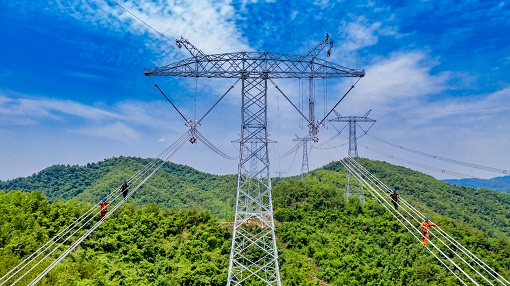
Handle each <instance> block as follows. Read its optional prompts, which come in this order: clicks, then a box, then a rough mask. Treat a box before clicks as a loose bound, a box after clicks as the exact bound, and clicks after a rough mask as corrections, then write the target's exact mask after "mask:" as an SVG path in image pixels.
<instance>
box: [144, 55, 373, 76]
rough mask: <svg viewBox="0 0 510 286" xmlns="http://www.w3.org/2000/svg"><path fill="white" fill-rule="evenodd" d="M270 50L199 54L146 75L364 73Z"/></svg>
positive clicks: (359, 70)
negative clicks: (270, 51)
mask: <svg viewBox="0 0 510 286" xmlns="http://www.w3.org/2000/svg"><path fill="white" fill-rule="evenodd" d="M308 58H309V57H305V58H303V57H302V56H297V55H289V54H278V53H268V52H263V53H259V52H237V53H225V54H211V55H197V56H195V57H193V58H187V59H184V60H181V61H178V62H175V63H171V64H169V65H166V66H163V67H156V68H153V69H145V75H146V76H175V77H208V78H241V77H243V76H244V78H260V77H261V76H266V75H267V77H268V78H310V77H314V78H341V77H363V76H364V75H365V71H364V70H362V69H351V68H346V67H344V66H341V65H337V64H334V63H331V62H328V61H325V60H321V59H315V60H314V61H313V62H310V60H309V59H308Z"/></svg>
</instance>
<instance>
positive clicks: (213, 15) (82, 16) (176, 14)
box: [59, 0, 250, 57]
mask: <svg viewBox="0 0 510 286" xmlns="http://www.w3.org/2000/svg"><path fill="white" fill-rule="evenodd" d="M230 2H231V1H228V0H225V1H214V2H209V1H198V2H197V1H178V0H175V1H171V0H169V1H163V2H162V3H161V2H153V1H147V0H143V1H119V3H120V4H121V5H122V6H123V7H124V8H126V9H127V10H128V11H130V12H131V13H133V14H134V15H135V16H136V17H138V18H139V19H141V20H142V21H144V22H145V23H147V24H148V25H150V26H151V27H153V28H154V29H156V30H157V31H159V32H160V33H162V34H163V35H164V36H165V37H167V38H169V39H172V42H173V39H176V38H179V37H180V36H183V37H185V38H187V39H188V40H190V42H192V43H193V44H194V45H195V46H197V48H199V49H201V50H203V51H204V52H206V53H221V52H233V51H238V50H250V48H249V46H248V45H247V44H246V40H245V39H243V38H242V36H241V33H240V32H239V31H238V30H237V29H236V25H235V24H234V23H233V22H234V21H235V17H236V15H235V13H234V8H233V7H232V6H231V5H230V4H231V3H230ZM59 8H60V9H61V11H62V12H64V13H67V14H70V15H72V16H73V17H75V18H77V19H79V20H80V21H87V22H91V23H93V24H94V25H99V26H101V27H102V28H107V29H112V30H114V31H118V32H125V31H129V32H131V33H134V34H138V35H143V34H145V33H149V34H151V35H152V36H151V37H152V38H155V39H158V40H162V37H161V36H160V35H159V34H157V33H156V32H155V31H153V30H152V29H150V28H149V27H147V26H146V25H145V24H143V23H142V22H141V21H139V20H137V19H135V18H134V17H133V16H132V15H130V14H129V13H128V12H126V11H125V10H123V9H122V8H120V7H119V6H116V5H112V6H110V5H108V3H107V2H97V1H87V0H83V1H78V3H77V4H76V5H74V6H64V5H61V4H60V5H59ZM148 44H149V45H151V46H152V48H154V49H155V50H158V51H159V50H161V44H160V41H157V43H156V42H152V43H148ZM177 55H180V53H177ZM175 56H176V55H174V57H175Z"/></svg>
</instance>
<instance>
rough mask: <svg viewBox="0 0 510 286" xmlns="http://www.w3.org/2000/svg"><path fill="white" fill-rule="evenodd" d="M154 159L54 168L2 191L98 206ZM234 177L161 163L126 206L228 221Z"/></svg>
mask: <svg viewBox="0 0 510 286" xmlns="http://www.w3.org/2000/svg"><path fill="white" fill-rule="evenodd" d="M151 160H152V159H141V158H134V157H118V158H111V159H106V160H104V161H101V162H98V163H89V164H87V165H85V166H77V165H73V166H70V165H67V166H65V165H55V166H52V167H49V168H46V169H44V170H42V171H40V172H39V173H37V174H34V175H32V176H29V177H26V178H17V179H14V180H9V181H5V182H0V191H4V192H5V191H12V190H21V191H24V192H32V191H40V192H41V193H43V194H44V195H45V196H46V197H47V198H48V200H49V201H50V202H54V201H57V200H69V199H72V198H75V199H77V200H78V201H83V202H89V203H96V202H97V201H99V199H100V198H102V197H104V196H105V195H107V194H108V193H109V192H111V191H112V190H115V189H116V188H117V187H118V186H119V185H120V184H121V183H122V181H123V180H124V179H128V178H129V177H131V176H132V175H133V174H135V173H136V172H137V171H139V170H140V169H142V168H143V167H144V166H145V165H147V164H148V163H149V162H150V161H151ZM236 180H237V176H234V175H227V176H217V175H211V174H207V173H204V172H200V171H197V170H196V169H193V168H191V167H188V166H184V165H179V164H174V163H171V162H165V164H164V165H163V167H162V168H161V169H160V170H159V171H158V172H157V173H155V174H154V175H153V176H152V177H151V178H150V180H148V181H147V182H146V183H145V184H144V185H143V186H142V187H141V188H140V189H139V190H138V191H137V193H136V196H134V197H133V198H132V200H130V202H131V203H133V204H135V205H139V206H141V205H144V204H148V203H156V204H157V205H158V206H160V207H167V208H176V209H183V208H196V209H207V210H209V211H210V212H211V213H212V214H214V215H216V216H217V217H219V218H226V217H228V216H231V215H232V210H233V209H234V205H235V190H236V186H237V181H236Z"/></svg>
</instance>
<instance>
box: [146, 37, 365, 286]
mask: <svg viewBox="0 0 510 286" xmlns="http://www.w3.org/2000/svg"><path fill="white" fill-rule="evenodd" d="M176 43H177V45H178V46H179V47H182V46H184V47H185V48H186V49H187V50H188V51H189V52H190V53H191V55H192V57H191V58H187V59H184V60H181V61H178V62H175V63H172V64H169V65H166V66H163V67H158V68H154V69H150V70H149V69H145V75H146V76H175V77H191V78H198V77H207V78H232V79H239V80H240V81H241V84H242V87H241V96H242V103H241V133H240V139H239V141H238V142H239V144H240V152H239V153H240V156H239V165H238V180H237V198H236V212H235V220H234V227H233V237H232V248H231V252H230V261H229V270H228V280H227V285H242V284H247V283H250V282H252V281H256V282H258V283H260V284H264V285H281V282H280V274H279V268H278V252H277V249H276V238H275V227H274V220H273V207H272V197H271V179H270V171H269V156H268V151H269V150H268V143H271V141H270V139H269V138H268V130H267V126H268V122H267V88H268V83H272V84H273V85H274V86H275V87H276V89H278V91H279V92H281V93H282V94H283V95H284V96H285V94H284V93H283V92H282V91H281V89H280V88H279V87H278V86H277V85H276V84H275V83H274V81H273V80H272V79H289V78H294V79H299V78H342V77H359V78H361V77H363V76H364V75H365V73H364V71H363V70H358V69H349V68H346V67H343V66H340V65H337V64H334V63H330V62H327V61H324V60H320V59H316V58H315V56H313V55H305V56H297V55H288V54H279V53H269V52H234V53H224V54H210V55H207V54H204V53H203V52H202V51H200V50H199V49H197V48H196V47H195V46H193V45H192V44H191V43H189V42H188V41H187V40H186V39H183V38H182V37H181V39H178V40H177V42H176ZM285 97H286V98H287V100H289V101H290V99H288V97H287V96H285ZM291 103H292V102H291ZM294 107H295V105H294ZM309 124H310V122H309ZM312 124H313V125H314V126H315V123H314V122H312ZM192 127H193V126H192ZM195 127H196V126H195Z"/></svg>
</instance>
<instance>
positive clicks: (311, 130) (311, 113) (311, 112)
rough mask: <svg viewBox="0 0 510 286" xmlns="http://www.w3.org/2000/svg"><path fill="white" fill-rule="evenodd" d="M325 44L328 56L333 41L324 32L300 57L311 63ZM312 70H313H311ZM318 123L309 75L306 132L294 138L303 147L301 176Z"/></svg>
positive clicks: (312, 81)
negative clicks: (303, 135) (302, 135)
mask: <svg viewBox="0 0 510 286" xmlns="http://www.w3.org/2000/svg"><path fill="white" fill-rule="evenodd" d="M326 46H329V49H328V51H327V55H328V57H329V56H330V54H331V49H332V48H333V41H332V40H330V39H329V35H328V34H326V38H325V39H324V40H322V42H320V43H319V44H318V45H317V46H315V48H313V49H312V50H310V51H309V52H308V53H307V54H306V55H304V56H303V57H302V59H304V58H310V63H313V61H314V60H315V58H316V57H317V56H318V55H319V54H320V52H322V50H324V48H325V47H326ZM310 67H311V68H312V69H313V68H314V66H313V65H311V66H310ZM311 71H313V70H311ZM319 127H320V126H319V125H318V124H317V123H316V122H315V83H314V77H313V76H311V77H309V78H308V134H307V136H305V137H302V138H296V139H294V141H300V142H302V143H301V144H302V147H303V160H302V161H301V177H303V176H304V174H305V173H308V172H310V166H309V164H308V158H309V153H308V142H309V141H313V142H318V141H319V137H318V133H319Z"/></svg>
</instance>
